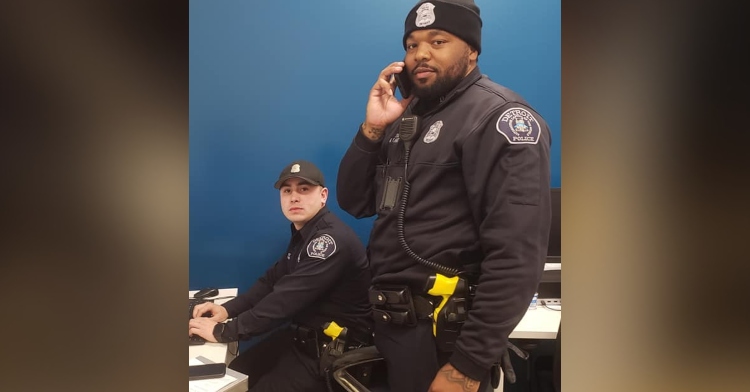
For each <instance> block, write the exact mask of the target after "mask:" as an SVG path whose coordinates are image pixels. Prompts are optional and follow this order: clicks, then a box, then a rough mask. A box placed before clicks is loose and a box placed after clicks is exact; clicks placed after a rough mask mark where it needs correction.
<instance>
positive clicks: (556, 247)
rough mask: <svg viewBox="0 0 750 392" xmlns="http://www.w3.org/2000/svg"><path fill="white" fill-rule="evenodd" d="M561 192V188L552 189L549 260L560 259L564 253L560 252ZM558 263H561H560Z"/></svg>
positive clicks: (548, 246)
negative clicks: (550, 258) (551, 258)
mask: <svg viewBox="0 0 750 392" xmlns="http://www.w3.org/2000/svg"><path fill="white" fill-rule="evenodd" d="M560 190H561V188H552V189H551V190H550V199H551V201H552V220H551V226H550V229H549V245H547V257H548V258H549V257H553V258H560V257H561V256H562V252H561V251H560V248H561V246H560V242H561V241H560V193H561V192H560ZM548 262H549V261H548ZM556 262H557V263H559V262H560V261H556Z"/></svg>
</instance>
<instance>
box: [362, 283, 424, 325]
mask: <svg viewBox="0 0 750 392" xmlns="http://www.w3.org/2000/svg"><path fill="white" fill-rule="evenodd" d="M369 295H370V304H372V305H373V309H372V318H373V319H374V320H375V321H376V322H381V323H392V324H395V325H406V326H415V325H417V314H416V312H415V311H414V302H413V299H412V296H411V291H410V290H409V287H408V286H385V285H383V286H381V285H378V286H373V287H372V288H370V294H369Z"/></svg>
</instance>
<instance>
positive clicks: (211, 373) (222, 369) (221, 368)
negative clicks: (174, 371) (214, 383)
mask: <svg viewBox="0 0 750 392" xmlns="http://www.w3.org/2000/svg"><path fill="white" fill-rule="evenodd" d="M226 373H227V365H226V364H225V363H206V364H203V365H190V380H191V381H192V380H203V379H206V378H220V377H224V375H225V374H226Z"/></svg>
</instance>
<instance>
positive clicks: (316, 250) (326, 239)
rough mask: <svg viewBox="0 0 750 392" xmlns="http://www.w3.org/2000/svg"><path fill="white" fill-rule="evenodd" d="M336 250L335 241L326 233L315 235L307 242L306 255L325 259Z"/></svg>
mask: <svg viewBox="0 0 750 392" xmlns="http://www.w3.org/2000/svg"><path fill="white" fill-rule="evenodd" d="M334 252H336V241H335V240H334V239H333V237H331V236H330V235H328V234H323V235H321V236H318V237H316V238H315V239H313V240H312V241H310V243H309V244H307V255H308V256H310V257H314V258H317V259H323V260H325V259H327V258H328V257H330V256H331V255H332V254H333V253H334Z"/></svg>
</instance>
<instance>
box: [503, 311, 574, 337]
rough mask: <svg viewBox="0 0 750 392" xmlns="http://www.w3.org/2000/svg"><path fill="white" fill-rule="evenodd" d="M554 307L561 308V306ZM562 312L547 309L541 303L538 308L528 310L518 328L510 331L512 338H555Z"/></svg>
mask: <svg viewBox="0 0 750 392" xmlns="http://www.w3.org/2000/svg"><path fill="white" fill-rule="evenodd" d="M550 307H553V306H550ZM553 308H559V306H557V307H553ZM561 313H562V311H558V310H552V309H547V308H545V307H544V306H542V305H541V304H539V305H538V306H537V308H536V309H529V310H527V311H526V314H525V315H524V316H523V318H522V319H521V321H520V322H519V323H518V325H517V326H516V328H515V329H514V330H513V332H511V333H510V338H511V339H554V338H556V337H557V330H558V328H559V327H560V314H561Z"/></svg>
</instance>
